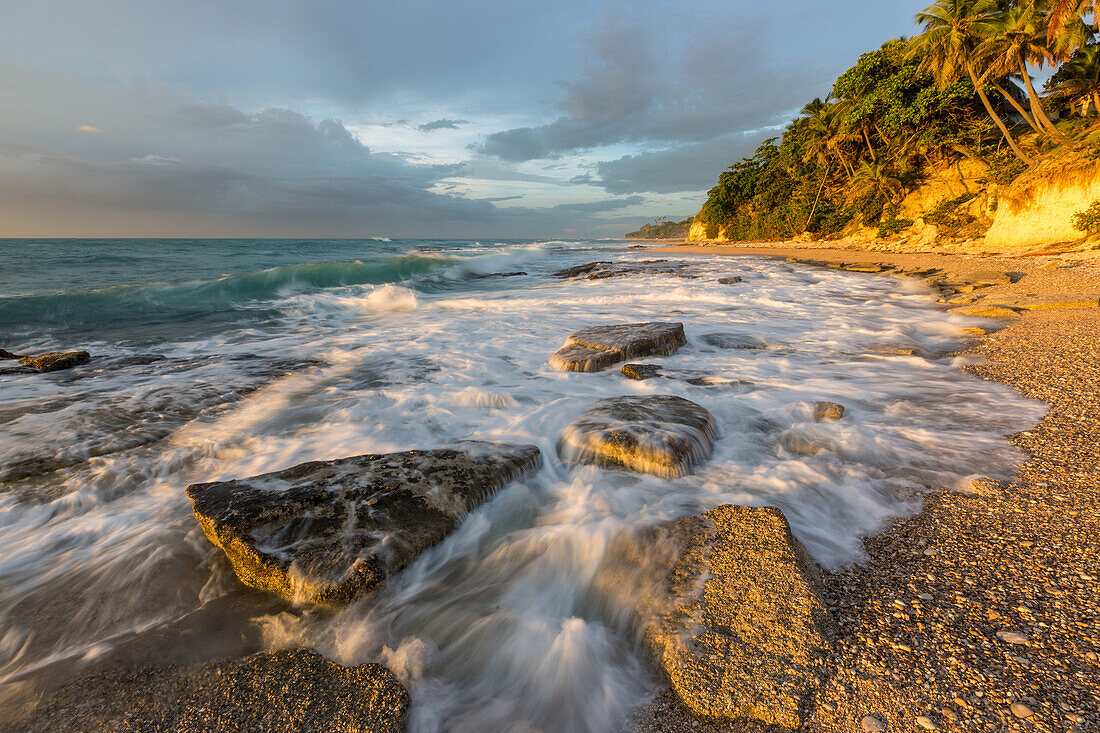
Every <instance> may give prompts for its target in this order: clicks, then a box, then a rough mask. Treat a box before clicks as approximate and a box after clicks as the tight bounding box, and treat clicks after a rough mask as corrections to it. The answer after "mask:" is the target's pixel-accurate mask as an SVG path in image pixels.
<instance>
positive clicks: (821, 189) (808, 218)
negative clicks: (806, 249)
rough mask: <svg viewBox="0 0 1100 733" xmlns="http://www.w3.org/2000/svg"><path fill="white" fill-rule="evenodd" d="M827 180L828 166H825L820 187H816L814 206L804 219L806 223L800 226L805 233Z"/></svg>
mask: <svg viewBox="0 0 1100 733" xmlns="http://www.w3.org/2000/svg"><path fill="white" fill-rule="evenodd" d="M828 179H829V166H827V165H826V166H825V175H823V176H822V177H821V185H820V186H818V187H817V196H814V205H813V206H811V207H810V215H809V216H807V217H806V223H805V224H803V225H802V231H806V227H808V226H810V222H811V221H813V220H814V212H815V211H817V202H818V201H820V200H821V192H822V191H824V190H825V181H827V180H828Z"/></svg>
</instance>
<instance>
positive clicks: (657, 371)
mask: <svg viewBox="0 0 1100 733" xmlns="http://www.w3.org/2000/svg"><path fill="white" fill-rule="evenodd" d="M623 376H624V377H628V378H630V379H637V380H639V381H640V380H643V379H653V378H654V377H659V376H661V367H660V366H659V365H657V364H623Z"/></svg>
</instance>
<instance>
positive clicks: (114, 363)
mask: <svg viewBox="0 0 1100 733" xmlns="http://www.w3.org/2000/svg"><path fill="white" fill-rule="evenodd" d="M162 361H168V357H167V356H164V355H163V354H134V355H133V356H119V357H116V358H114V359H111V360H109V361H108V362H107V364H106V365H105V366H109V367H110V368H119V369H125V368H127V367H136V366H149V365H150V364H157V363H159V362H162ZM97 363H98V361H97Z"/></svg>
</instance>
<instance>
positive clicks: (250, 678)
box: [5, 649, 409, 733]
mask: <svg viewBox="0 0 1100 733" xmlns="http://www.w3.org/2000/svg"><path fill="white" fill-rule="evenodd" d="M408 712H409V695H408V693H407V692H406V691H405V688H404V687H402V685H401V683H400V682H399V681H398V679H397V677H395V676H394V674H393V673H392V672H390V671H389V670H388V669H386V668H385V667H383V666H382V665H380V664H360V665H357V666H354V667H343V666H340V665H338V664H334V663H333V662H330V661H328V660H326V659H325V658H324V657H322V656H321V655H319V654H317V653H316V652H313V651H310V650H307V649H286V650H281V651H275V652H259V653H256V654H253V655H251V656H249V657H246V658H244V659H240V660H229V661H220V662H209V663H207V664H202V665H196V666H184V665H159V666H151V667H137V668H129V669H124V670H119V671H112V672H107V673H100V674H94V675H89V676H87V677H84V678H83V679H81V680H78V681H77V682H74V683H72V684H70V685H67V686H66V687H63V688H61V689H60V690H58V691H56V692H55V693H53V694H51V695H49V696H47V697H46V698H45V699H44V700H43V701H42V702H41V703H40V704H39V705H38V707H37V709H36V710H34V711H33V712H32V713H31V714H30V715H29V716H27V717H24V718H23V720H21V721H17V722H16V725H15V727H14V728H13V729H11V730H13V731H19V733H53V731H62V730H63V731H72V732H73V733H93V732H96V733H98V732H99V731H112V732H113V733H138V732H139V731H140V732H141V733H148V732H151V731H158V732H159V731H165V732H167V731H174V732H176V733H200V732H204V731H264V732H265V733H302V732H303V731H310V732H316V733H321V732H322V731H324V732H331V733H398V732H399V731H404V730H405V729H406V726H407V724H408ZM5 729H6V730H8V729H7V728H5Z"/></svg>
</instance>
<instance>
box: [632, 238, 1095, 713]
mask: <svg viewBox="0 0 1100 733" xmlns="http://www.w3.org/2000/svg"><path fill="white" fill-rule="evenodd" d="M654 251H661V252H667V253H670V254H693V253H705V254H708V255H713V254H728V255H756V256H774V257H784V258H794V259H798V260H812V261H815V262H817V263H820V264H822V265H825V264H827V263H828V264H832V265H833V266H836V265H838V264H841V263H845V264H848V265H852V266H855V269H857V270H862V271H868V270H870V271H873V270H875V269H878V266H879V265H882V266H883V269H886V270H887V271H888V272H891V273H892V274H904V273H919V274H920V276H922V277H924V278H926V281H927V282H929V283H930V284H935V283H937V282H943V281H948V280H958V281H965V279H966V278H967V276H969V275H974V274H975V273H988V272H989V271H998V272H1003V273H1009V274H1010V275H1011V279H1013V280H1015V282H1012V283H1005V284H999V285H992V286H990V287H983V288H980V289H978V290H976V291H973V292H970V293H960V294H956V295H955V296H954V297H952V296H950V294H947V295H945V296H944V297H943V298H942V300H944V301H948V300H950V301H952V302H950V303H948V302H945V303H944V305H945V307H949V308H951V307H967V306H971V307H983V306H988V305H999V304H1013V308H1012V310H1013V311H1014V312H1013V313H1010V314H1009V315H1008V316H1007V317H1005V318H998V319H982V321H981V325H982V327H983V330H987V331H989V333H988V334H986V335H982V336H976V337H975V341H974V343H973V344H972V345H971V346H970V347H969V348H967V349H965V350H963V351H962V352H960V353H959V356H960V357H962V361H961V363H962V364H963V367H962V368H965V369H967V370H970V371H972V372H973V373H975V374H977V375H979V376H981V377H983V378H985V379H991V380H996V381H1000V382H1003V383H1005V384H1008V385H1011V386H1012V387H1014V388H1015V389H1017V390H1019V392H1020V393H1021V394H1023V395H1025V396H1027V397H1030V398H1034V399H1037V400H1041V401H1043V402H1045V403H1046V404H1048V405H1049V406H1050V411H1049V413H1048V414H1047V415H1046V416H1045V418H1044V419H1043V420H1042V421H1041V422H1040V423H1039V424H1038V425H1036V426H1035V427H1034V428H1033V429H1031V430H1026V431H1023V432H1021V433H1018V434H1016V435H1013V436H1010V438H1009V439H1010V440H1011V442H1012V443H1013V444H1014V445H1015V446H1017V447H1018V448H1019V449H1020V450H1021V451H1022V452H1023V453H1024V454H1025V455H1026V457H1027V458H1026V461H1025V462H1024V463H1023V464H1022V465H1021V466H1020V469H1019V473H1018V476H1017V478H1016V479H1015V480H1014V481H1011V482H997V481H992V480H988V481H983V480H979V481H976V482H974V484H973V485H972V486H971V487H970V489H969V490H968V491H965V492H955V491H943V492H939V493H933V494H930V495H929V496H928V497H927V498H926V501H925V504H924V508H923V510H922V511H921V512H920V513H918V514H916V515H914V516H911V517H908V518H906V519H903V520H899V521H897V522H895V523H893V524H891V525H890V526H889V527H888V528H886V529H885V530H884V531H883V532H881V533H879V534H877V535H875V536H872V537H868V538H866V539H865V542H864V546H865V551H866V560H865V562H863V563H860V564H857V565H854V566H852V567H850V568H848V569H846V570H844V571H842V572H837V573H826V574H825V584H826V589H827V591H826V592H827V600H828V603H829V605H830V608H831V609H832V611H833V613H834V616H835V618H836V620H837V622H838V624H839V628H840V636H839V641H838V644H837V650H836V659H835V674H834V675H833V677H832V678H831V679H830V680H828V681H827V682H826V683H825V685H824V687H823V691H822V693H821V694H820V695H819V696H818V698H817V699H816V701H815V703H814V710H813V713H812V715H811V716H810V717H809V718H808V721H807V724H806V725H805V726H804V730H809V731H852V732H863V731H867V732H874V731H919V730H949V731H960V732H963V731H966V732H972V731H1030V730H1036V731H1081V732H1083V731H1093V730H1098V729H1100V705H1098V702H1097V701H1098V700H1100V658H1098V653H1100V617H1098V616H1097V610H1096V603H1095V601H1096V595H1097V588H1098V578H1100V540H1098V536H1100V485H1098V483H1097V479H1096V477H1097V475H1100V471H1098V464H1100V394H1098V392H1097V388H1096V385H1097V384H1100V328H1098V326H1100V310H1097V309H1096V308H1095V307H1081V306H1082V305H1086V306H1087V305H1088V304H1089V303H1090V302H1092V301H1091V298H1094V297H1095V296H1096V295H1097V294H1098V293H1100V258H1097V257H1096V256H1095V255H1096V253H1095V252H1076V253H1059V252H1057V251H1053V252H1051V251H1047V252H1029V253H1026V254H1024V255H1022V256H1005V255H969V254H948V255H943V254H934V253H930V252H927V251H925V252H869V251H858V250H851V249H827V248H817V247H808V246H805V245H773V244H764V245H736V246H734V245H706V246H703V245H679V246H668V247H662V248H660V249H659V250H654ZM932 271H938V272H932ZM967 289H968V288H967V287H962V288H961V290H964V291H965V290H967ZM1031 308H1033V309H1031ZM634 725H635V729H637V730H649V731H680V730H693V731H706V730H730V729H729V728H717V727H710V726H707V725H706V724H702V725H700V724H699V723H698V722H697V721H694V720H692V719H690V718H687V717H685V716H683V715H682V713H680V711H679V710H678V709H677V707H676V704H675V703H674V702H672V701H671V695H666V696H664V697H662V698H659V699H658V700H657V701H656V703H655V704H654V705H652V706H650V708H648V709H647V710H645V711H644V712H643V713H642V714H640V715H638V716H637V717H636V718H635V719H634ZM746 730H747V729H746Z"/></svg>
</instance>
